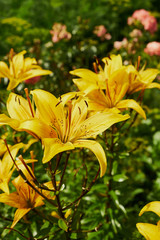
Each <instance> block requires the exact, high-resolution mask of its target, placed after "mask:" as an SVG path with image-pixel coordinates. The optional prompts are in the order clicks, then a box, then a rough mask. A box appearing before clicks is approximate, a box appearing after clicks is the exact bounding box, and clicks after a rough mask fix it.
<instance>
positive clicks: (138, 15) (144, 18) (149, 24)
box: [128, 9, 158, 34]
mask: <svg viewBox="0 0 160 240" xmlns="http://www.w3.org/2000/svg"><path fill="white" fill-rule="evenodd" d="M134 19H135V20H138V21H140V23H141V24H142V25H143V26H144V29H145V30H146V31H149V32H150V33H152V34H153V33H154V32H156V31H157V28H158V24H157V20H156V18H155V17H153V16H151V15H150V12H148V11H146V10H145V9H139V10H136V11H135V12H134V13H133V14H132V17H129V18H128V25H131V24H132V23H134Z"/></svg>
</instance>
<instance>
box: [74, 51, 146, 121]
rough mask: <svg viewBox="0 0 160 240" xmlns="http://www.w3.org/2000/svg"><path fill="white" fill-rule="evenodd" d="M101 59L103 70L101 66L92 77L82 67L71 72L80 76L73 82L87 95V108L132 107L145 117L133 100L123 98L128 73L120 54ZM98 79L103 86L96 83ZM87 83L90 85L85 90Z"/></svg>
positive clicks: (99, 109) (126, 88) (95, 109)
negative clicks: (103, 64)
mask: <svg viewBox="0 0 160 240" xmlns="http://www.w3.org/2000/svg"><path fill="white" fill-rule="evenodd" d="M103 61H104V63H105V66H104V70H103V69H102V68H101V69H100V72H99V73H98V74H95V73H93V74H94V75H95V77H94V78H92V76H91V74H90V75H87V71H86V70H85V71H84V70H83V69H79V70H77V71H76V70H75V71H72V72H71V73H72V74H75V75H77V76H80V77H81V78H80V82H79V83H78V81H79V79H76V80H75V79H74V83H76V85H77V86H78V87H79V89H80V90H81V91H84V93H85V95H86V96H87V97H88V103H89V110H93V111H104V110H108V109H115V108H117V109H119V110H120V111H122V110H123V109H127V108H132V109H134V110H135V111H137V112H138V113H139V114H140V115H141V116H142V117H143V118H146V115H145V112H144V111H143V109H142V108H141V107H140V105H139V104H138V103H137V102H136V101H135V100H133V99H123V98H124V96H125V95H126V93H127V91H128V88H129V74H128V72H127V67H125V66H123V65H122V59H121V57H120V55H118V56H115V55H112V56H111V58H104V59H103ZM77 72H78V73H77ZM96 76H97V77H96ZM99 79H100V82H102V81H103V86H102V84H98V83H99ZM84 83H85V84H84ZM87 84H88V85H89V84H90V86H89V87H88V88H87V90H85V89H84V87H86V85H87Z"/></svg>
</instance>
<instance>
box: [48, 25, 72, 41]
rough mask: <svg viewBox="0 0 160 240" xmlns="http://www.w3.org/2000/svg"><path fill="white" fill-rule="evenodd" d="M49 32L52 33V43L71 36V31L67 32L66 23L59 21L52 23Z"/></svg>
mask: <svg viewBox="0 0 160 240" xmlns="http://www.w3.org/2000/svg"><path fill="white" fill-rule="evenodd" d="M50 34H51V35H52V41H53V42H54V43H56V42H59V41H60V40H62V39H70V38H71V36H72V35H71V33H69V32H67V28H66V25H64V24H61V23H54V24H53V26H52V30H51V31H50Z"/></svg>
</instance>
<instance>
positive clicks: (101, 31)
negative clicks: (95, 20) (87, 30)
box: [93, 25, 112, 41]
mask: <svg viewBox="0 0 160 240" xmlns="http://www.w3.org/2000/svg"><path fill="white" fill-rule="evenodd" d="M93 33H94V34H95V35H96V36H97V37H99V38H101V40H102V41H103V40H105V39H106V40H110V39H111V38H112V36H111V34H110V33H107V29H106V28H105V26H104V25H99V26H95V28H94V31H93Z"/></svg>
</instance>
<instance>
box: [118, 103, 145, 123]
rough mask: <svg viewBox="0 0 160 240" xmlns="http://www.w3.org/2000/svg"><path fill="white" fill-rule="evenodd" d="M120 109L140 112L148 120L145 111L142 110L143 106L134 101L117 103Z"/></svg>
mask: <svg viewBox="0 0 160 240" xmlns="http://www.w3.org/2000/svg"><path fill="white" fill-rule="evenodd" d="M116 107H117V108H119V109H123V108H124V109H126V108H132V109H134V110H135V111H136V112H138V113H139V114H140V115H141V116H142V117H143V118H144V119H146V114H145V112H144V110H143V109H142V108H141V106H140V105H139V104H138V103H137V102H136V101H135V100H133V99H125V100H122V101H120V102H119V103H117V105H116Z"/></svg>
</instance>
